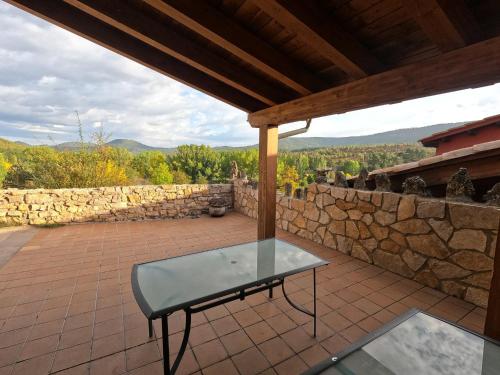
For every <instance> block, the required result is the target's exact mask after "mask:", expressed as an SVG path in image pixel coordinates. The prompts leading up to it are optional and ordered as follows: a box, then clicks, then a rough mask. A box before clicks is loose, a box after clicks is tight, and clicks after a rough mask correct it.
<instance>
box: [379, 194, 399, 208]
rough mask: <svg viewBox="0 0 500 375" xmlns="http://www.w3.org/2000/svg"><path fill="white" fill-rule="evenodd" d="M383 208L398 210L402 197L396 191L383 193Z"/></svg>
mask: <svg viewBox="0 0 500 375" xmlns="http://www.w3.org/2000/svg"><path fill="white" fill-rule="evenodd" d="M382 195H383V201H382V209H383V210H384V211H389V212H396V211H397V209H398V202H399V198H400V197H401V196H400V195H399V194H396V193H383V194H382Z"/></svg>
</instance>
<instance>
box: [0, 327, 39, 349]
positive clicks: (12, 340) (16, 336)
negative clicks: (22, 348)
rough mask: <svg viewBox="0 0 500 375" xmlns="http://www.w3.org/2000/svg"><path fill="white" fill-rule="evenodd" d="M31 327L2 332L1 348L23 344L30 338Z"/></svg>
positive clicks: (0, 336)
mask: <svg viewBox="0 0 500 375" xmlns="http://www.w3.org/2000/svg"><path fill="white" fill-rule="evenodd" d="M30 331H31V327H28V328H21V329H16V330H13V331H8V332H5V333H1V334H0V349H2V348H6V347H8V346H12V345H16V344H22V343H23V342H24V341H26V339H27V338H28V335H29V333H30Z"/></svg>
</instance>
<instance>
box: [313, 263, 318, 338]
mask: <svg viewBox="0 0 500 375" xmlns="http://www.w3.org/2000/svg"><path fill="white" fill-rule="evenodd" d="M313 298H314V300H313V306H314V307H313V309H314V311H313V313H314V337H316V316H317V314H316V268H313Z"/></svg>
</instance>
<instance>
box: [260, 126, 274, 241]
mask: <svg viewBox="0 0 500 375" xmlns="http://www.w3.org/2000/svg"><path fill="white" fill-rule="evenodd" d="M277 164H278V127H277V126H272V125H268V126H261V127H260V129H259V206H258V222H257V238H258V239H259V240H265V239H266V238H272V237H274V236H275V234H276V169H277Z"/></svg>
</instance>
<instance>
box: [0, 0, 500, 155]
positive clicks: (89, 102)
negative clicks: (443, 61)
mask: <svg viewBox="0 0 500 375" xmlns="http://www.w3.org/2000/svg"><path fill="white" fill-rule="evenodd" d="M0 24H2V37H1V38H0V137H8V138H11V139H17V140H22V141H26V142H30V143H49V138H50V139H52V140H53V141H54V142H63V141H70V140H75V139H76V138H77V137H78V125H77V119H76V114H75V111H78V113H79V115H80V119H81V121H82V123H83V125H84V131H85V133H86V134H87V136H88V135H89V134H90V133H92V132H94V131H95V130H96V129H99V128H101V127H102V128H104V130H105V132H107V133H111V137H112V138H129V139H134V140H137V141H140V142H143V143H146V144H150V145H153V146H165V147H167V146H176V145H179V144H183V143H197V144H200V143H206V144H210V145H245V144H253V143H256V142H257V138H258V134H257V130H255V129H252V128H251V127H250V126H249V125H248V123H247V122H246V114H245V113H243V112H242V111H240V110H238V109H235V108H233V107H231V106H229V105H227V104H224V103H222V102H220V101H218V100H216V99H214V98H211V97H209V96H207V95H205V94H202V93H200V92H198V91H196V90H193V89H191V88H189V87H187V86H185V85H183V84H181V83H178V82H176V81H174V80H172V79H170V78H168V77H165V76H163V75H161V74H159V73H156V72H154V71H152V70H150V69H148V68H146V67H144V66H142V65H140V64H137V63H135V62H133V61H131V60H128V59H126V58H124V57H122V56H119V55H117V54H115V53H113V52H111V51H108V50H106V49H105V48H102V47H100V46H98V45H96V44H94V43H92V42H89V41H87V40H85V39H83V38H81V37H79V36H76V35H74V34H72V33H70V32H68V31H66V30H63V29H61V28H59V27H57V26H54V25H52V24H50V23H48V22H45V21H43V20H41V19H38V18H36V17H34V16H31V15H30V14H28V13H25V12H23V11H21V10H18V9H17V8H15V7H13V6H11V5H8V4H5V3H1V4H0ZM499 104H500V85H496V86H491V87H487V88H483V89H477V90H474V91H473V92H472V91H470V90H469V91H465V92H458V93H452V94H448V95H442V96H438V97H433V98H426V99H420V100H415V101H410V102H404V103H400V104H397V105H392V106H383V107H378V108H372V109H368V110H364V111H356V112H352V113H348V114H343V115H338V116H329V117H324V118H321V119H316V120H314V121H313V124H312V127H311V130H310V132H309V133H308V136H347V135H356V134H369V133H374V132H380V131H385V130H390V129H395V128H401V127H411V126H423V125H428V124H433V123H437V122H454V121H463V120H472V119H476V118H482V117H484V116H486V115H489V114H494V113H495V112H496V111H498V109H497V108H499V107H500V106H499ZM96 124H99V125H98V126H97V127H96ZM293 126H297V125H291V126H288V127H293ZM299 126H302V125H301V124H300V125H299ZM284 130H285V129H284Z"/></svg>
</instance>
